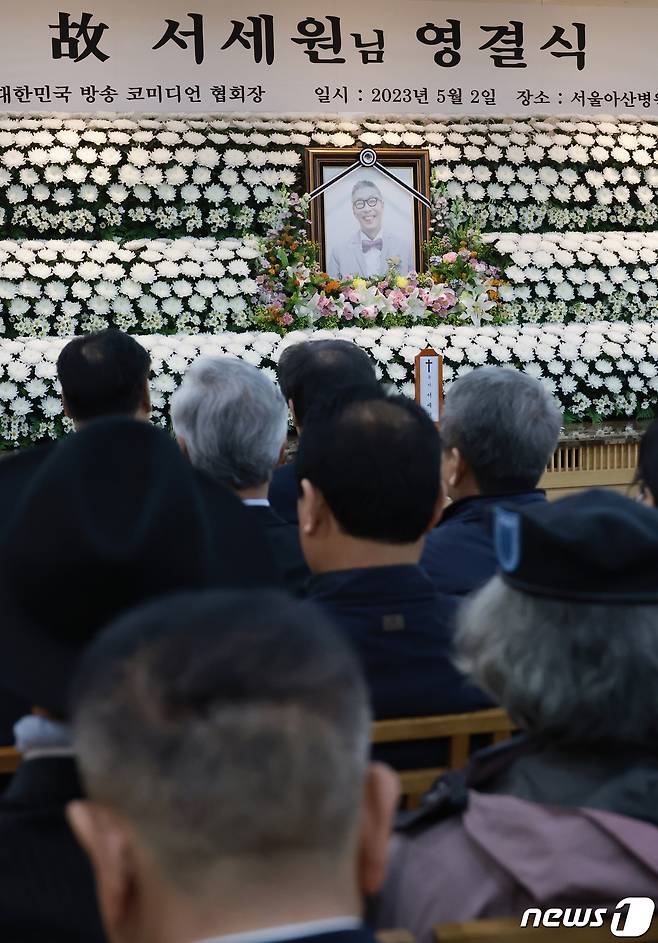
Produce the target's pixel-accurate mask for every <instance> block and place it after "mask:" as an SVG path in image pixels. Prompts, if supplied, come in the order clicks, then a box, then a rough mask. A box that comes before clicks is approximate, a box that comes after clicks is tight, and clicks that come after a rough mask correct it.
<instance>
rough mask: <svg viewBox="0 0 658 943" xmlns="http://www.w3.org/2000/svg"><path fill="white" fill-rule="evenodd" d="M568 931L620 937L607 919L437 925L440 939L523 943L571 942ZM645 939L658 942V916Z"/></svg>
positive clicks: (598, 941)
mask: <svg viewBox="0 0 658 943" xmlns="http://www.w3.org/2000/svg"><path fill="white" fill-rule="evenodd" d="M567 935H569V936H573V938H574V939H573V943H579V941H582V943H604V941H606V940H618V939H619V937H618V936H615V935H614V934H613V933H612V930H611V929H610V923H609V922H607V921H606V923H605V924H604V926H602V927H544V926H541V925H540V926H538V927H535V926H534V924H533V923H532V921H530V922H529V923H528V925H527V926H525V927H522V926H521V921H520V919H519V918H518V917H511V918H504V919H495V920H471V921H468V922H467V923H444V924H441V926H438V927H435V928H434V939H435V940H436V943H522V941H523V940H527V941H528V943H532V940H538V939H539V937H542V940H541V941H540V943H551V941H552V943H570V941H569V940H568V939H567ZM641 939H642V943H658V919H656V918H655V917H654V920H653V923H652V924H651V927H650V928H649V930H647V932H646V933H645V934H644V935H643V936H642V937H641Z"/></svg>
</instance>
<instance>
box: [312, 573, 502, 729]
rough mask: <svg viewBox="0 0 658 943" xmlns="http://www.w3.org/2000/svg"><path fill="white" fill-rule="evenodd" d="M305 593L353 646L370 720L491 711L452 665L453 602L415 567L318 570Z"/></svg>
mask: <svg viewBox="0 0 658 943" xmlns="http://www.w3.org/2000/svg"><path fill="white" fill-rule="evenodd" d="M307 594H308V596H309V598H311V599H313V600H315V602H317V603H319V604H320V605H321V606H322V607H323V608H324V609H325V611H327V612H328V613H329V614H330V615H331V616H332V617H333V619H334V622H336V624H337V625H338V627H339V628H341V629H342V630H343V631H344V632H345V634H346V635H347V636H348V638H349V640H350V641H351V642H352V644H353V645H354V648H355V649H356V651H357V653H358V655H359V658H360V660H361V664H362V666H363V668H364V671H365V674H366V679H367V681H368V685H369V687H370V694H371V699H372V706H373V711H374V714H375V717H376V718H378V719H380V718H386V717H418V716H426V715H429V714H452V713H458V712H461V711H471V710H479V709H480V708H484V707H490V706H491V703H490V701H489V700H488V699H487V697H486V696H485V695H484V694H483V693H482V692H481V691H479V690H478V689H477V688H475V687H474V686H472V685H471V684H469V682H468V681H467V680H466V679H465V678H464V676H463V675H462V674H461V673H460V672H459V671H457V669H456V668H455V667H454V666H453V664H452V662H451V655H452V617H453V613H454V608H455V602H454V601H453V600H451V599H449V598H446V597H445V596H442V595H440V594H438V593H437V592H436V591H435V590H434V588H433V586H432V584H431V582H430V580H429V579H428V577H427V575H426V574H425V573H424V572H423V571H422V570H421V569H420V567H418V566H382V567H372V568H364V569H355V570H341V571H337V572H334V573H324V574H322V575H319V576H314V577H312V578H311V580H310V582H309V584H308V587H307Z"/></svg>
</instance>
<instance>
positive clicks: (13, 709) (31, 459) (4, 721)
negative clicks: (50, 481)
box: [0, 442, 55, 746]
mask: <svg viewBox="0 0 658 943" xmlns="http://www.w3.org/2000/svg"><path fill="white" fill-rule="evenodd" d="M54 447H55V443H54V442H52V443H47V444H45V445H37V446H34V447H33V448H29V449H17V450H16V451H15V452H9V453H6V454H5V455H3V456H2V457H0V532H1V530H2V527H3V526H4V523H5V521H6V520H7V518H8V517H9V516H10V514H11V513H12V511H13V510H14V507H15V506H16V502H17V500H18V498H19V497H20V495H21V494H22V493H23V490H24V489H25V487H26V485H27V484H28V483H29V482H30V480H31V478H32V476H33V475H34V473H35V472H37V471H38V470H39V468H40V467H41V464H42V462H43V461H44V460H45V459H46V458H47V457H48V455H50V453H51V451H52V449H53V448H54ZM31 710H32V704H30V703H29V702H27V701H23V700H22V699H21V698H19V697H17V696H16V695H15V694H12V693H11V692H10V691H3V690H1V689H0V746H11V745H12V744H13V742H14V724H15V723H16V721H17V720H19V719H20V718H21V717H23V716H24V715H25V714H29V713H30V711H31Z"/></svg>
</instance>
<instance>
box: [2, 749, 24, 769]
mask: <svg viewBox="0 0 658 943" xmlns="http://www.w3.org/2000/svg"><path fill="white" fill-rule="evenodd" d="M20 761H21V754H20V753H19V752H18V750H16V749H14V747H0V776H9V775H11V774H12V773H15V772H16V770H17V769H18V764H19V763H20Z"/></svg>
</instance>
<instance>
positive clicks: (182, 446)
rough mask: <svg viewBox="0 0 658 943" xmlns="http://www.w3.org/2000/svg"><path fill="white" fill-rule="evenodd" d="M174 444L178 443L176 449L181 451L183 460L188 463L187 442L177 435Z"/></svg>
mask: <svg viewBox="0 0 658 943" xmlns="http://www.w3.org/2000/svg"><path fill="white" fill-rule="evenodd" d="M176 442H177V443H178V448H179V449H180V450H181V452H182V453H183V455H184V456H185V458H186V459H187V460H188V461H189V460H190V453H189V450H188V448H187V442H186V441H185V439H184V438H183V436H182V435H177V436H176Z"/></svg>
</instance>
